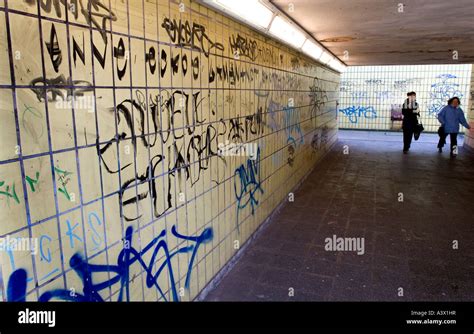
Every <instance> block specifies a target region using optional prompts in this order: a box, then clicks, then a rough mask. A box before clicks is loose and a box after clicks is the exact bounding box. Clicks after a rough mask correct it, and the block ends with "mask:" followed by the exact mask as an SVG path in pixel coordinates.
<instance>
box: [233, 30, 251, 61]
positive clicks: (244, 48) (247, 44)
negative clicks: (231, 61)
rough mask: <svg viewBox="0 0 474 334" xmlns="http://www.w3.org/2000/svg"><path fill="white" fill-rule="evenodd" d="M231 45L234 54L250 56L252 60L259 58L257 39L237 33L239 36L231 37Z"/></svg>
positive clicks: (244, 56)
mask: <svg viewBox="0 0 474 334" xmlns="http://www.w3.org/2000/svg"><path fill="white" fill-rule="evenodd" d="M229 45H230V48H231V50H232V54H234V56H237V57H238V58H240V57H243V58H248V59H250V60H252V61H254V60H256V59H257V42H256V41H255V40H253V39H250V38H247V37H243V36H241V35H240V34H237V36H235V35H232V36H230V37H229Z"/></svg>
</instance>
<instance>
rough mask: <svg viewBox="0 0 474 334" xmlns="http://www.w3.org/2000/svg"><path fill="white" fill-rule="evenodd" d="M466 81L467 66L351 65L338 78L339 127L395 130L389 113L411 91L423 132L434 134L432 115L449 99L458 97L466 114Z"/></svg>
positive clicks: (398, 123) (436, 124)
mask: <svg viewBox="0 0 474 334" xmlns="http://www.w3.org/2000/svg"><path fill="white" fill-rule="evenodd" d="M470 81H471V65H469V64H468V65H403V66H351V67H349V68H348V69H347V71H346V72H345V73H344V74H343V75H342V79H341V88H340V90H341V94H340V102H341V104H340V106H339V109H338V110H339V113H338V114H339V115H338V117H339V127H340V128H349V129H374V130H399V129H400V128H401V121H392V120H391V111H392V110H395V111H400V112H401V104H402V103H403V102H404V100H405V99H406V93H407V92H409V91H415V92H416V93H417V101H418V103H419V104H420V109H421V121H422V122H423V125H424V127H425V130H426V131H433V132H436V131H437V130H438V127H439V122H438V120H437V119H436V114H437V112H438V111H439V110H440V108H441V107H443V106H445V105H446V102H447V100H448V99H449V98H451V97H453V96H458V97H459V98H460V99H461V103H462V104H463V109H464V111H465V112H467V110H468V108H467V106H468V104H469V102H470V94H469V86H470ZM461 130H462V131H464V128H462V129H461Z"/></svg>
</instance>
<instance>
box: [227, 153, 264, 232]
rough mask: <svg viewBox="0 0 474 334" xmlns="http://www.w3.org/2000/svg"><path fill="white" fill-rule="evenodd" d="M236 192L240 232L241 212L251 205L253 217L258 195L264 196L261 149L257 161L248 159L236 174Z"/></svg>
mask: <svg viewBox="0 0 474 334" xmlns="http://www.w3.org/2000/svg"><path fill="white" fill-rule="evenodd" d="M234 191H235V197H236V198H237V230H239V211H240V210H241V209H244V208H246V207H247V205H249V204H250V207H251V209H252V215H253V214H254V213H255V207H256V206H257V205H258V200H257V196H256V195H257V193H258V192H260V193H261V194H263V189H262V185H261V179H260V148H258V149H257V158H256V159H255V160H252V159H247V163H246V165H245V164H242V165H240V167H239V168H237V169H236V170H235V173H234Z"/></svg>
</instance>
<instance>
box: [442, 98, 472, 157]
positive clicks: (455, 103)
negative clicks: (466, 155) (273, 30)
mask: <svg viewBox="0 0 474 334" xmlns="http://www.w3.org/2000/svg"><path fill="white" fill-rule="evenodd" d="M460 104H461V100H459V98H458V97H456V96H455V97H452V98H450V99H449V100H448V105H447V106H446V107H444V108H443V109H441V111H440V112H439V114H438V121H439V122H440V123H441V127H440V129H439V130H438V134H439V142H438V151H439V152H440V153H441V152H443V146H444V144H445V143H446V137H447V136H448V134H449V137H450V141H451V142H450V144H451V156H456V155H457V154H458V149H457V145H458V141H457V137H458V133H459V124H462V125H463V126H464V127H465V128H466V129H470V128H471V127H470V126H469V124H468V123H467V121H466V117H464V111H463V110H462V109H461V108H460V107H459V105H460Z"/></svg>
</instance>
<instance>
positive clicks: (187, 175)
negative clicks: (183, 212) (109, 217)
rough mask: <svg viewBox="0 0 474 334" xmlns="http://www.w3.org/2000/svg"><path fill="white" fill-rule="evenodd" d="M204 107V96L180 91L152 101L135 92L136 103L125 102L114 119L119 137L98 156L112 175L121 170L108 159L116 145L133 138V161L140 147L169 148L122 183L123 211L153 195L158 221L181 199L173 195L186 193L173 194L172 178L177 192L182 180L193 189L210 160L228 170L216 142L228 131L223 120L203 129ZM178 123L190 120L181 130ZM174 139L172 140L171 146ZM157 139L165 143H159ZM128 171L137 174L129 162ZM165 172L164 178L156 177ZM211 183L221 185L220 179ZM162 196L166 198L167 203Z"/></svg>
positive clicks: (102, 149) (129, 217) (151, 98)
mask: <svg viewBox="0 0 474 334" xmlns="http://www.w3.org/2000/svg"><path fill="white" fill-rule="evenodd" d="M201 102H202V99H201V98H200V92H196V93H194V94H192V95H190V94H188V93H186V92H185V91H181V90H176V91H173V92H171V93H170V92H168V91H165V90H163V91H162V92H161V94H160V95H159V96H150V97H149V100H148V102H147V101H146V98H145V95H144V94H143V93H142V92H141V91H136V92H135V97H134V98H133V99H126V100H124V101H122V102H120V103H119V104H118V105H117V108H116V113H115V114H116V117H117V123H118V125H119V126H120V128H121V129H122V131H121V132H119V133H120V135H119V136H118V137H117V138H113V139H111V140H109V141H108V142H107V143H106V144H105V145H104V146H103V147H102V148H100V147H99V145H97V152H98V155H99V157H100V158H101V161H102V163H103V165H104V167H105V170H107V172H108V173H110V174H116V173H118V167H117V168H114V167H113V165H114V160H113V158H112V157H111V156H109V155H108V152H109V151H110V150H111V149H113V147H114V146H113V145H114V144H115V143H119V144H120V143H121V142H126V141H127V140H129V139H130V140H131V144H132V149H133V154H134V156H133V160H134V161H135V160H136V158H137V156H136V154H137V152H138V150H139V149H141V147H143V148H151V147H155V145H157V143H159V146H161V144H167V145H166V146H165V147H164V150H163V153H162V154H156V155H154V156H152V157H150V160H149V163H148V164H147V165H146V166H145V169H142V170H140V171H139V170H137V174H135V176H134V177H133V178H130V179H127V180H122V185H121V187H120V194H119V197H120V201H121V203H122V205H123V206H124V207H127V206H129V205H132V204H134V203H137V202H140V201H142V200H145V199H146V198H148V196H151V198H152V199H153V204H154V215H155V216H156V217H159V216H161V215H163V214H164V213H165V212H167V211H168V210H169V209H171V208H172V207H173V206H174V204H173V203H174V199H176V197H177V196H176V194H175V193H174V192H175V191H176V192H181V190H183V189H181V188H178V189H176V190H175V189H174V187H172V185H173V184H174V181H173V178H176V179H177V180H178V183H177V184H178V186H179V187H181V186H182V182H184V181H187V182H190V184H191V186H193V185H194V184H196V183H197V182H198V181H199V180H200V176H201V173H202V172H203V171H205V170H208V169H209V167H210V160H211V159H212V158H217V159H218V160H219V161H221V162H222V163H223V164H224V165H225V158H224V157H222V156H219V155H218V143H219V142H224V141H225V137H224V135H225V133H226V128H227V126H226V124H225V122H224V121H223V120H221V121H219V122H217V123H212V124H207V125H205V126H199V125H200V124H202V123H204V122H205V119H202V120H201V119H200V118H199V112H198V111H199V108H200V104H201ZM110 112H111V113H114V110H113V109H111V110H110ZM147 114H148V116H147ZM146 119H149V120H151V121H150V126H152V128H150V132H151V133H152V135H150V136H148V139H147V137H146V136H144V135H143V132H144V129H145V128H146V123H145V121H146ZM163 119H164V120H163ZM178 119H180V120H186V121H185V122H186V124H181V125H180V126H178V125H177V124H176V123H175V121H176V120H178ZM185 132H187V133H188V134H189V136H190V137H189V138H187V140H186V141H184V136H185ZM158 136H159V137H158ZM171 137H172V140H171V142H169V139H170V138H171ZM157 138H160V139H161V140H160V141H159V142H158V141H157ZM139 146H140V147H139ZM137 167H138V165H137ZM127 169H133V164H132V163H127V164H124V165H123V166H121V167H120V170H121V171H125V170H127ZM163 170H164V171H165V174H166V175H164V176H163V177H158V176H159V175H161V174H162V173H163ZM213 181H214V182H216V183H220V180H219V179H217V177H216V178H214V180H213ZM133 184H137V185H142V184H143V185H147V189H146V191H144V192H141V193H139V194H136V192H135V189H134V188H133V187H130V186H131V185H133ZM183 187H184V186H183ZM160 193H164V198H163V196H160ZM124 218H125V219H126V220H127V221H133V220H136V219H138V218H140V216H138V217H136V216H131V215H127V214H124Z"/></svg>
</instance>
